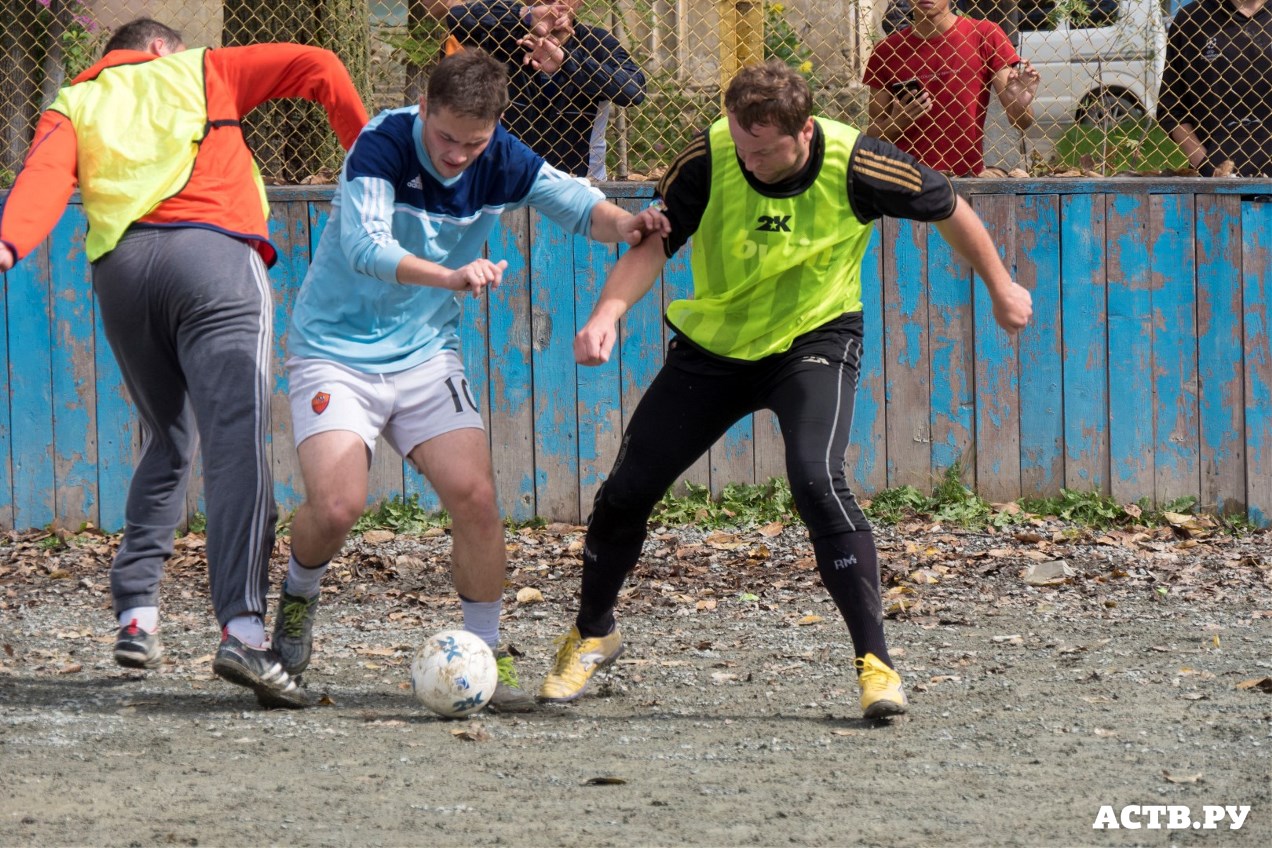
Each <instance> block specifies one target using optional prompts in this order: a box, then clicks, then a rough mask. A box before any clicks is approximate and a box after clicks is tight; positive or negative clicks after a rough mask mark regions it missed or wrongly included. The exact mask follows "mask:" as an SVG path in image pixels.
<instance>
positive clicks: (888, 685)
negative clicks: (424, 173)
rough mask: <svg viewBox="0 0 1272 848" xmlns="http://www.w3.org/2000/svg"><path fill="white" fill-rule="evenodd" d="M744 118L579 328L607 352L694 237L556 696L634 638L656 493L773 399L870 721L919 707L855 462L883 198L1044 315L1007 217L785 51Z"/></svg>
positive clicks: (596, 540) (609, 494) (704, 156)
mask: <svg viewBox="0 0 1272 848" xmlns="http://www.w3.org/2000/svg"><path fill="white" fill-rule="evenodd" d="M725 109H726V111H727V116H726V117H725V118H723V119H721V120H719V121H717V122H716V123H715V124H714V125H712V126H711V127H710V128H709V129H708V130H707V131H706V132H705V133H704V134H703V135H702V136H700V137H699V138H697V139H696V140H695V141H693V142H692V143H691V144H690V145H689V146H688V147H687V148H685V150H683V151H682V152H681V154H680V155H679V156H678V157H677V158H676V160H675V161H674V162H673V163H672V165H671V167H670V168H669V169H668V171H667V173H666V175H665V176H664V177H663V178H662V180H661V181H660V182H659V184H658V188H657V195H658V201H657V202H660V203H661V204H662V205H663V207H664V209H665V214H666V216H667V218H668V219H669V221H670V223H671V233H670V235H669V236H667V237H666V238H665V239H663V240H662V243H661V244H660V243H659V240H658V239H649V240H646V241H645V242H643V243H641V244H640V245H638V246H637V247H634V248H632V249H631V250H630V251H628V252H627V253H626V254H624V256H623V257H622V258H621V259H620V260H619V261H618V263H617V264H616V265H615V266H614V269H613V270H612V272H611V273H610V275H609V278H608V279H607V281H606V284H605V287H604V289H603V290H602V292H601V295H600V297H599V299H598V301H597V304H596V307H595V308H594V309H593V311H592V315H591V317H590V318H589V319H588V321H587V323H586V324H585V325H584V326H583V329H582V330H580V331H579V333H578V335H577V336H576V338H575V340H574V354H575V359H576V360H577V361H578V362H579V363H580V364H583V365H599V364H600V363H603V362H606V361H607V360H608V359H609V356H610V353H611V351H612V349H613V346H614V342H615V340H616V338H617V324H618V320H619V319H620V318H621V317H622V316H623V314H624V313H625V312H626V311H627V310H628V309H629V308H630V307H631V306H632V304H634V303H636V302H637V301H638V300H639V299H640V298H641V297H642V296H644V295H645V293H646V292H648V291H649V288H650V286H651V285H652V284H653V281H654V280H655V279H656V278H657V276H658V274H659V272H660V271H661V270H662V267H663V265H664V264H665V263H666V261H667V259H668V258H670V257H671V256H672V255H673V254H674V253H675V252H676V251H677V250H678V249H680V247H681V246H682V245H684V244H685V243H686V242H687V241H688V239H689V237H690V236H691V235H692V236H693V239H694V242H693V248H692V256H691V268H692V272H693V281H694V296H693V298H692V299H686V300H677V301H673V302H672V303H670V304H669V305H668V306H667V312H666V318H667V323H668V324H669V325H670V326H671V327H672V329H673V330H675V336H674V337H673V338H672V340H671V342H670V343H669V344H668V349H667V358H666V362H665V364H664V365H663V367H662V369H661V370H660V371H659V373H658V375H657V376H656V377H655V378H654V381H653V382H652V383H651V384H650V386H649V388H648V390H647V391H646V392H645V394H644V397H643V398H642V399H641V401H640V403H639V405H638V406H637V407H636V410H635V412H634V413H633V415H632V419H631V422H630V424H629V425H628V428H627V432H626V433H625V434H624V437H623V445H622V447H621V448H620V450H619V455H618V458H617V460H616V461H615V463H614V467H613V469H612V471H611V472H610V476H609V477H608V479H606V481H605V483H604V484H603V485H602V486H601V488H600V490H599V492H598V493H597V496H596V501H595V504H594V507H593V512H592V516H591V518H590V519H589V522H588V531H587V540H586V544H585V547H584V551H583V584H582V597H581V600H580V604H579V610H578V615H577V617H576V619H575V626H574V628H573V629H572V630H571V631H570V632H569V633H568V634H566V635H565V636H564V637H562V639H561V640H560V647H559V649H558V651H557V655H556V660H555V664H554V667H553V668H552V670H551V671H550V672H549V674H548V676H547V677H546V679H545V680H544V681H543V684H542V686H541V687H540V691H539V699H540V700H541V701H546V702H555V703H564V702H568V701H572V700H574V699H575V698H577V697H579V696H580V695H581V694H582V693H583V692H584V690H585V689H586V687H587V684H588V682H589V681H590V680H591V678H592V676H593V675H594V674H595V673H596V672H597V671H598V670H600V669H602V668H604V667H606V666H608V665H609V664H610V663H612V662H613V661H614V660H615V659H617V658H618V656H619V655H620V654H621V653H622V651H623V639H622V636H621V635H620V634H619V631H618V629H617V626H616V623H615V619H614V605H615V603H616V601H617V599H618V594H619V590H620V589H621V588H622V584H623V581H624V579H625V578H626V577H627V574H628V573H629V572H630V571H631V570H632V568H633V567H634V566H635V565H636V561H637V559H638V558H639V556H640V550H641V545H642V543H643V542H644V540H645V534H646V524H647V522H648V519H649V515H650V513H651V512H652V510H653V507H654V505H655V504H656V503H657V502H658V500H659V499H660V498H661V497H662V496H663V494H664V493H665V492H666V491H667V489H668V487H669V486H671V485H672V484H673V483H674V482H675V481H676V480H677V479H678V477H679V476H680V475H681V474H682V473H683V472H684V471H685V469H687V468H688V467H689V466H690V465H691V464H692V463H693V462H694V461H695V460H696V459H697V458H698V457H699V456H701V455H702V454H703V453H704V452H705V451H706V450H707V449H708V448H709V447H710V446H711V445H712V443H714V442H715V441H716V440H717V439H718V438H719V437H720V436H721V435H722V434H723V433H724V432H725V431H726V430H727V429H728V428H729V427H730V426H731V425H732V424H733V423H734V422H736V421H737V420H738V419H740V418H742V417H743V416H745V415H747V414H749V413H752V412H754V411H756V410H759V409H771V410H773V412H774V414H775V415H776V416H777V418H778V422H779V424H780V425H781V431H782V437H783V440H784V442H785V447H786V466H787V475H788V477H789V479H790V484H791V491H792V493H793V494H794V497H795V503H796V505H797V507H798V508H799V512H800V515H801V516H802V517H803V519H804V521H805V523H806V524H807V526H808V531H809V536H810V538H811V540H812V543H813V551H814V553H815V555H816V559H817V568H818V572H819V573H820V575H821V578H822V582H823V584H824V585H825V586H826V588H827V590H829V592H830V594H831V596H832V597H833V598H834V600H835V603H836V605H837V606H838V608H839V611H840V613H841V614H842V615H843V617H844V620H845V622H846V623H847V625H848V632H849V635H850V637H851V639H852V643H853V648H854V652H855V656H856V660H855V666H856V671H857V675H858V683H859V685H860V687H861V708H862V711H863V713H864V715H865V717H866V718H871V719H874V718H886V717H889V716H894V715H898V714H901V713H904V712H905V711H906V707H907V702H906V696H905V692H904V689H903V687H902V685H901V677H900V675H899V674H898V673H897V672H896V670H895V669H894V667H893V663H892V660H891V658H890V657H889V655H888V648H887V643H886V640H885V638H884V632H883V615H882V605H881V602H880V587H879V565H878V555H877V550H876V547H875V542H874V537H873V535H872V533H871V530H870V524H869V522H868V521H867V520H866V517H865V516H864V515H863V514H862V511H861V509H860V507H859V506H858V504H857V501H856V498H855V497H854V495H853V493H852V490H851V489H850V488H849V486H848V482H847V480H846V479H845V476H844V459H843V458H844V452H845V450H846V448H847V444H848V434H849V428H850V425H851V423H852V411H853V394H854V392H855V390H856V386H857V378H858V370H859V366H860V360H861V345H862V313H861V260H862V257H863V255H864V254H865V251H866V245H867V242H868V241H869V238H870V229H871V226H872V224H873V221H874V220H875V219H876V218H879V217H881V216H883V215H892V216H894V217H901V218H911V219H915V220H920V221H931V222H933V223H934V224H935V226H936V228H937V230H938V231H939V232H940V233H941V236H942V237H943V238H944V239H945V240H946V241H947V242H948V243H949V244H950V245H951V247H953V248H954V249H955V250H956V251H957V252H958V253H959V254H960V255H961V256H963V257H964V258H965V259H966V260H967V261H968V262H969V263H970V264H971V265H972V267H973V268H974V269H975V271H976V273H977V274H978V275H979V276H980V278H981V279H982V280H984V282H985V287H986V289H987V290H988V293H989V296H990V298H991V299H992V301H993V311H994V318H995V320H996V321H997V322H998V324H999V326H1001V327H1002V328H1003V329H1005V330H1007V331H1008V332H1015V331H1017V330H1020V329H1021V328H1023V327H1024V326H1025V325H1026V324H1027V323H1028V321H1029V318H1030V316H1031V314H1032V305H1031V298H1030V295H1029V292H1028V291H1027V290H1026V289H1024V288H1023V287H1021V286H1020V285H1018V284H1017V283H1016V282H1015V281H1013V280H1012V278H1011V275H1010V274H1009V273H1008V272H1007V269H1006V268H1005V267H1004V266H1003V264H1002V261H1001V260H1000V259H999V257H998V252H997V250H996V249H995V247H994V244H993V242H992V240H991V239H990V237H989V234H988V233H987V232H986V230H985V227H984V225H983V224H982V223H981V220H980V218H978V217H977V215H976V213H975V212H973V211H972V208H971V207H970V206H969V205H968V204H967V203H966V202H965V201H964V200H963V199H962V198H960V197H959V196H958V195H957V194H955V192H954V189H953V187H952V186H951V185H950V182H949V180H948V179H947V178H946V177H944V176H942V175H941V174H939V173H937V172H936V171H933V170H932V169H930V168H927V167H925V166H923V165H920V164H919V163H918V162H917V161H916V160H915V159H914V157H912V156H910V155H908V154H906V153H902V152H901V151H900V150H898V149H897V148H896V147H894V146H893V145H891V144H889V143H887V142H885V141H881V140H879V139H876V138H873V137H871V136H867V135H864V134H861V133H860V132H858V131H857V130H856V129H854V128H852V127H850V126H847V125H845V124H841V123H838V122H836V121H831V120H827V119H825V118H820V117H817V118H815V117H813V116H812V95H811V92H810V91H809V89H808V84H807V83H806V82H805V81H804V78H803V77H802V76H800V75H799V74H798V73H797V72H796V71H794V70H793V69H791V68H789V67H787V66H786V65H784V64H782V63H781V62H778V61H770V62H768V63H765V64H763V65H755V66H751V67H748V68H745V69H743V70H742V71H741V72H740V73H739V74H738V75H737V76H736V77H735V78H734V79H733V81H732V82H731V83H730V85H729V87H728V90H727V92H726V94H725Z"/></svg>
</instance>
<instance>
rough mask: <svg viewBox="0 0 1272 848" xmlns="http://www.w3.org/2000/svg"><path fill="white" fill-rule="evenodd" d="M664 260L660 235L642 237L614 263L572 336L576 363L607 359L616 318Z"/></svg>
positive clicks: (636, 298) (640, 294)
mask: <svg viewBox="0 0 1272 848" xmlns="http://www.w3.org/2000/svg"><path fill="white" fill-rule="evenodd" d="M666 262H667V257H666V254H664V253H663V247H662V239H654V238H651V239H646V240H645V241H644V242H642V243H641V244H639V245H637V246H636V247H633V248H632V249H631V250H629V251H627V252H626V253H624V254H623V256H622V257H621V258H620V259H619V260H618V262H616V263H615V264H614V269H613V270H612V271H610V274H609V278H608V279H607V280H606V281H605V287H604V288H603V289H601V295H600V297H599V298H597V301H596V306H595V307H593V309H592V315H591V317H590V318H588V319H587V323H586V324H584V325H583V328H582V329H581V330H579V332H578V335H576V336H575V337H574V361H575V362H578V363H579V364H580V365H600V364H601V363H603V362H608V361H609V357H610V352H611V351H612V350H613V348H614V342H615V341H616V340H617V338H618V322H619V319H621V318H622V317H623V316H624V315H625V314H627V310H628V309H630V308H631V307H632V305H633V304H634V303H636V302H637V301H639V300H640V299H641V298H642V297H644V296H645V294H646V293H647V292H648V291H649V289H650V287H651V286H653V284H654V280H656V279H657V278H658V272H659V271H661V270H662V267H663V265H664V264H666Z"/></svg>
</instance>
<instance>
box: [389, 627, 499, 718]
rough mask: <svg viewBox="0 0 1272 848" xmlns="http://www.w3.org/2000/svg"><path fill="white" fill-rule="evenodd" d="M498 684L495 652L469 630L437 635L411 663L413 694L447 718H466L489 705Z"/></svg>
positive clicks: (434, 635)
mask: <svg viewBox="0 0 1272 848" xmlns="http://www.w3.org/2000/svg"><path fill="white" fill-rule="evenodd" d="M498 681H499V669H498V666H496V665H495V654H494V652H493V651H491V650H490V646H489V645H487V644H486V643H485V642H483V641H482V640H481V639H480V638H479V637H478V636H475V635H474V634H472V633H469V632H468V631H467V630H443V631H442V632H440V633H434V634H433V635H432V636H430V637H429V639H428V641H427V642H425V643H424V645H423V647H421V648H420V649H419V650H418V651H416V652H415V659H413V660H412V661H411V691H413V692H414V693H415V697H416V699H417V700H419V702H420V703H421V704H423V705H424V706H426V707H428V708H429V709H430V710H432V711H433V712H435V713H437V714H438V715H441V716H445V717H446V718H463V717H464V716H467V715H472V714H473V713H475V712H477V711H478V710H480V709H481V708H482V707H484V706H486V704H488V703H489V702H490V698H491V696H492V695H494V694H495V684H496V683H498Z"/></svg>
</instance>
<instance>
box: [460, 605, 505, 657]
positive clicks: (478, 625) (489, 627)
mask: <svg viewBox="0 0 1272 848" xmlns="http://www.w3.org/2000/svg"><path fill="white" fill-rule="evenodd" d="M459 607H460V609H462V610H463V611H464V629H465V630H467V631H468V632H469V633H472V634H474V635H476V636H477V637H478V638H480V639H481V640H482V641H483V642H485V643H486V644H487V645H489V646H490V650H492V651H493V650H495V649H496V648H498V647H499V614H500V612H502V610H503V598H500V599H499V600H497V601H470V600H468V599H467V598H465V597H464V596H463V595H460V596H459Z"/></svg>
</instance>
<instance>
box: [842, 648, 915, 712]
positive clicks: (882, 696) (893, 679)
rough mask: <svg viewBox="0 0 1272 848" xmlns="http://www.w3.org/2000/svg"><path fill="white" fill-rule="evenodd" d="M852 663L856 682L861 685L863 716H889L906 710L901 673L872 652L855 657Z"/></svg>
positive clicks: (907, 702) (906, 702) (906, 703)
mask: <svg viewBox="0 0 1272 848" xmlns="http://www.w3.org/2000/svg"><path fill="white" fill-rule="evenodd" d="M854 664H855V665H856V667H857V682H858V683H859V684H860V685H861V714H862V716H863V717H864V718H889V717H891V716H897V715H901V714H903V713H904V712H905V711H906V707H907V705H908V704H909V701H907V700H906V697H905V691H904V690H903V689H902V688H901V675H899V674H897V673H896V672H895V671H893V670H892V669H891V668H888V666H886V665H885V664H884V663H883V661H882V660H880V659H879V658H878V657H876V656H875V655H874V654H866V655H865V656H864V657H857V659H856V661H855V662H854Z"/></svg>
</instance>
